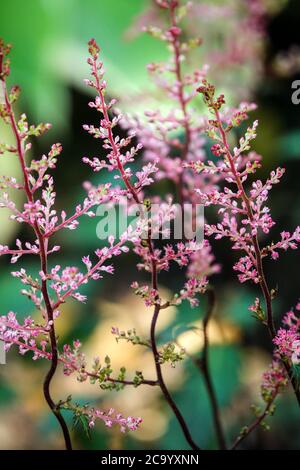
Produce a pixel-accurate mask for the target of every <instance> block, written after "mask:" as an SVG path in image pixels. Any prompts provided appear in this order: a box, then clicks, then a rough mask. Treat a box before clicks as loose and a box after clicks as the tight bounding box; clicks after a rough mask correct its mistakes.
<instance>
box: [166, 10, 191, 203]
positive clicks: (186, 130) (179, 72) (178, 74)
mask: <svg viewBox="0 0 300 470" xmlns="http://www.w3.org/2000/svg"><path fill="white" fill-rule="evenodd" d="M176 9H177V5H176V4H175V3H174V5H171V7H170V14H171V24H172V26H173V27H177V26H178V25H177V18H176ZM172 45H173V53H174V66H175V69H174V74H175V77H176V82H177V86H178V103H179V106H180V109H181V112H182V115H183V128H184V134H185V137H184V138H185V140H184V145H183V150H182V154H181V159H182V160H183V161H185V160H187V157H188V152H189V147H190V141H191V129H190V122H189V115H188V111H187V106H186V99H185V96H184V83H183V77H182V67H181V61H180V42H179V40H178V38H177V37H176V36H174V38H173V44H172ZM178 193H179V200H180V204H181V205H183V203H184V196H183V173H181V174H180V176H179V182H178Z"/></svg>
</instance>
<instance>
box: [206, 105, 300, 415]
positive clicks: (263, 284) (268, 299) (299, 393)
mask: <svg viewBox="0 0 300 470" xmlns="http://www.w3.org/2000/svg"><path fill="white" fill-rule="evenodd" d="M211 106H212V108H213V109H214V113H215V116H216V120H217V123H218V128H219V131H220V135H221V139H222V143H223V145H224V148H225V151H226V156H227V160H228V163H229V166H230V169H231V172H232V175H233V177H234V179H235V183H236V185H237V187H238V190H239V192H240V195H241V198H242V200H243V202H244V205H245V208H246V210H247V215H248V218H249V220H250V221H251V222H253V220H254V216H253V211H252V207H251V203H250V200H249V198H248V196H247V194H246V191H245V189H244V186H243V183H242V181H241V178H240V176H239V174H238V172H237V170H236V167H235V164H234V157H233V156H232V154H231V151H230V147H229V144H228V140H227V136H226V132H225V130H224V128H223V125H222V120H221V118H220V114H219V111H218V110H217V109H216V108H215V106H214V104H213V103H211ZM251 237H252V243H253V247H254V251H255V259H256V269H257V272H258V276H259V286H260V288H261V291H262V294H263V296H264V301H265V305H266V312H267V328H268V331H269V334H270V337H271V339H273V338H274V337H275V335H276V328H275V325H274V318H273V311H272V296H271V292H270V289H269V286H268V283H267V280H266V276H265V273H264V268H263V260H262V255H261V248H260V245H259V241H258V236H257V235H253V234H252V235H251ZM283 364H284V367H285V369H286V371H287V374H288V376H289V379H290V382H291V384H292V387H293V389H294V392H295V395H296V398H297V401H298V404H299V406H300V390H299V387H298V385H297V382H296V380H295V378H294V377H293V373H292V370H291V367H290V364H289V363H287V361H286V360H284V359H283Z"/></svg>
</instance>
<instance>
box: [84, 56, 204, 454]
mask: <svg viewBox="0 0 300 470" xmlns="http://www.w3.org/2000/svg"><path fill="white" fill-rule="evenodd" d="M93 75H94V77H95V81H96V83H95V84H96V89H97V91H98V95H99V97H100V100H101V108H102V113H103V116H104V119H105V120H106V121H107V122H110V119H109V115H108V112H107V107H106V103H105V99H104V95H103V90H102V88H101V83H100V80H99V76H98V73H97V60H96V59H94V62H93ZM108 140H109V142H110V145H111V148H112V151H113V155H114V157H115V158H116V161H117V166H118V170H119V172H120V175H121V177H122V179H123V181H124V184H125V186H126V188H127V189H128V191H129V192H130V193H131V195H132V197H133V199H134V201H135V202H136V203H137V204H142V203H143V202H142V201H141V200H140V198H139V196H138V193H137V191H136V189H135V188H134V186H132V184H131V182H130V180H129V178H128V177H127V176H126V172H125V170H124V167H123V164H122V162H121V158H120V151H119V149H118V146H117V145H116V143H115V140H114V136H113V132H112V129H111V127H110V126H109V127H108ZM147 242H148V249H149V253H150V258H151V267H152V269H151V272H152V288H153V289H154V290H156V291H157V287H158V285H157V266H156V264H157V262H156V256H155V253H154V247H153V243H152V239H151V223H149V225H148V238H147ZM159 312H160V305H158V304H156V306H155V310H154V314H153V318H152V322H151V332H150V333H151V334H150V335H151V346H152V352H153V356H154V360H155V367H156V372H157V381H158V384H159V386H160V389H161V391H162V393H163V395H164V397H165V399H166V401H167V403H168V404H169V406H170V407H171V409H172V410H173V412H174V414H175V416H176V418H177V420H178V422H179V424H180V426H181V429H182V431H183V433H184V436H185V438H186V440H187V442H188V443H189V444H190V446H191V447H192V449H194V450H199V449H200V448H199V447H198V446H197V445H196V444H195V442H194V441H193V439H192V437H191V434H190V432H189V429H188V427H187V424H186V422H185V420H184V418H183V416H182V415H181V413H180V411H179V409H178V408H177V406H176V404H175V403H174V401H173V399H172V397H171V395H170V393H169V391H168V388H167V386H166V384H165V382H164V379H163V374H162V370H161V365H160V362H159V359H160V358H159V352H158V350H157V345H156V338H155V329H156V322H157V319H158V315H159Z"/></svg>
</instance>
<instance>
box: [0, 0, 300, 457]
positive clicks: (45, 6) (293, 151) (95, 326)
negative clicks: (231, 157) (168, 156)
mask: <svg viewBox="0 0 300 470" xmlns="http://www.w3.org/2000/svg"><path fill="white" fill-rule="evenodd" d="M194 3H195V5H196V6H197V7H199V11H198V16H196V17H195V18H194V19H193V21H191V22H190V23H188V24H187V25H186V29H187V33H189V32H193V31H197V32H198V34H200V35H201V36H203V38H204V44H203V47H202V49H200V50H199V51H198V52H197V55H196V56H195V60H196V61H197V63H198V65H199V63H200V64H201V63H205V62H209V58H210V57H211V58H212V62H213V66H212V69H211V72H210V73H211V77H210V78H212V80H213V81H217V84H218V86H219V88H220V90H221V91H225V92H226V94H227V96H229V100H230V101H231V102H232V103H233V104H234V103H236V102H237V101H238V100H239V99H245V98H251V99H253V100H254V101H255V102H257V103H258V105H259V107H258V110H257V111H256V112H255V113H254V115H253V118H254V117H257V118H258V119H259V120H260V127H259V135H258V138H257V141H256V143H255V150H256V151H257V152H258V153H261V154H262V155H263V156H264V161H265V167H264V170H263V171H262V173H261V174H262V176H266V175H267V173H268V172H269V171H270V169H271V168H274V167H276V166H278V165H284V166H285V167H286V168H287V175H286V176H285V177H284V179H283V182H282V183H281V185H280V186H279V187H276V189H275V190H274V191H273V192H272V194H271V202H270V203H271V206H272V210H273V215H274V218H275V220H276V221H277V225H276V227H275V229H274V231H273V235H272V236H273V237H274V239H275V240H276V239H277V237H278V234H279V233H280V231H281V230H282V229H283V228H284V229H287V230H289V229H290V230H292V229H293V228H294V227H295V226H296V224H297V223H298V224H299V220H300V209H299V208H300V191H299V173H300V105H299V106H296V105H293V104H292V102H291V93H292V90H291V83H292V81H293V80H295V79H297V78H299V72H300V59H299V57H300V54H299V50H300V35H299V24H300V4H299V1H297V0H291V1H279V0H277V1H271V0H264V1H263V0H261V1H258V0H257V1H255V2H251V1H250V0H249V1H247V0H234V1H231V0H227V1H226V0H223V1H222V0H218V1H217V0H214V1H211V0H210V1H207V0H206V1H201V0H194ZM251 3H252V7H253V8H254V7H255V8H257V9H258V10H257V11H259V8H262V11H263V14H262V22H261V23H260V24H259V25H257V29H255V31H256V33H257V34H256V35H254V36H253V37H251V36H250V38H249V37H245V34H246V30H245V28H244V23H243V21H244V20H245V15H246V17H247V15H249V8H250V7H251ZM150 4H151V2H150V0H149V1H147V0H122V1H120V0H101V1H100V0H85V1H79V0H51V1H47V0H27V1H26V2H24V1H22V0H3V1H2V2H1V15H0V36H2V37H4V39H5V40H6V41H7V42H11V43H13V45H14V50H13V52H12V64H13V65H12V76H13V78H14V81H15V82H16V83H19V84H20V86H21V87H22V90H23V95H22V99H21V101H20V104H19V109H20V110H22V111H25V112H26V113H27V115H28V117H29V120H30V121H34V122H37V121H40V120H42V121H44V122H48V121H50V122H52V124H53V129H52V130H51V132H50V133H49V134H48V135H47V136H45V137H43V139H40V140H39V141H38V142H37V143H36V144H35V146H34V150H33V153H34V154H35V155H36V156H38V155H41V154H42V153H43V152H46V151H47V149H48V147H49V145H50V144H51V143H53V142H62V143H63V147H64V152H63V156H62V157H61V159H60V161H59V166H58V171H57V172H56V184H57V193H58V204H59V206H60V207H61V208H62V207H64V208H65V207H66V208H68V209H71V208H72V207H73V206H74V205H75V204H76V202H77V201H78V200H80V198H81V197H82V196H83V190H82V187H81V183H82V180H83V179H85V178H86V179H91V178H94V180H95V177H94V176H93V175H91V172H90V171H89V169H88V168H87V167H86V166H85V165H82V163H81V158H82V157H83V156H87V155H88V156H93V155H96V154H99V149H98V148H97V145H95V143H94V142H93V139H91V138H89V136H87V135H86V134H85V133H84V132H83V131H82V123H86V122H88V123H92V122H95V120H96V118H97V116H95V114H94V113H93V112H91V110H90V108H88V106H87V102H88V99H89V98H88V90H87V89H86V88H85V87H84V85H83V84H82V79H83V78H84V77H86V76H87V73H88V69H87V65H86V61H85V56H86V43H87V41H88V39H89V38H90V37H95V38H96V39H97V41H98V42H99V43H100V44H101V47H102V50H103V59H104V61H105V64H106V66H105V68H106V71H107V79H108V81H109V90H110V93H111V95H112V96H116V97H118V98H119V99H120V101H121V104H120V106H122V108H123V109H125V111H130V112H135V111H136V110H137V109H138V108H139V107H140V106H141V105H142V104H143V103H142V101H143V100H142V99H141V97H143V98H146V99H147V98H149V99H150V97H151V99H152V98H153V93H154V95H155V92H154V89H153V86H152V85H151V84H150V83H149V78H148V75H147V72H146V69H145V66H146V64H147V63H148V62H151V61H155V60H161V59H164V58H165V57H167V53H166V51H165V50H164V49H163V47H162V44H161V43H160V42H158V41H156V40H155V39H153V38H150V37H148V36H147V35H145V34H139V33H138V31H139V29H140V26H141V25H142V24H144V23H145V21H146V22H147V21H150V19H151V14H148V16H147V15H146V16H145V14H144V12H145V10H146V9H147V8H149V6H150ZM224 8H225V10H224ZM226 9H227V10H226ZM224 11H225V13H226V11H227V13H226V14H224ZM245 12H246V13H245ZM247 12H248V13H247ZM254 13H255V12H254ZM226 15H227V16H226ZM255 28H256V26H255ZM255 38H256V39H255ZM232 47H235V48H236V50H237V58H236V59H232V58H231V59H230V58H228V59H227V56H226V55H225V53H226V52H228V50H229V51H230V50H231V49H230V48H232ZM238 49H240V51H238ZM224 57H225V58H224ZM187 66H191V67H192V64H188V65H187ZM214 71H215V72H216V74H215V75H214ZM154 100H155V96H154ZM159 101H160V105H161V106H162V107H164V106H168V100H167V98H166V97H163V96H160V97H159ZM0 133H1V141H2V140H4V139H9V138H10V135H8V134H6V133H7V130H6V129H4V128H3V127H0ZM0 170H1V172H2V170H3V171H4V172H5V174H16V173H17V172H18V168H17V164H16V161H15V160H14V159H12V158H7V157H1V160H0ZM96 176H97V178H98V180H99V175H96ZM161 189H163V190H165V188H161ZM2 211H3V209H2ZM96 223H97V221H96V220H94V219H84V220H83V221H82V223H81V225H80V229H79V230H77V231H75V232H64V233H61V234H60V236H59V238H58V239H57V241H58V243H59V244H62V245H63V246H64V258H63V263H62V261H60V262H61V263H62V264H64V265H76V264H78V260H80V258H81V256H83V255H84V254H87V253H89V252H91V251H92V250H93V249H95V248H96V247H98V246H99V240H97V238H96V234H95V228H96ZM0 224H1V235H0V238H1V239H0V243H1V244H6V243H10V242H12V241H13V240H14V239H15V238H16V237H18V238H22V237H23V236H25V235H26V234H25V232H22V231H20V226H19V225H16V224H14V223H12V222H9V223H8V222H7V214H6V213H4V212H2V213H1V214H0ZM214 251H215V254H216V257H217V261H218V262H219V263H220V264H221V265H222V272H221V274H220V275H218V276H215V277H214V278H213V279H212V283H213V285H214V286H215V288H216V291H217V299H218V303H217V309H216V315H215V317H214V319H213V320H212V322H211V325H210V329H209V337H210V342H211V368H212V373H213V379H214V384H215V387H216V390H217V396H218V401H219V403H220V406H221V409H222V418H223V421H224V425H225V427H226V430H227V435H228V436H229V437H231V438H232V437H233V436H235V435H236V433H237V432H238V430H239V429H240V428H241V427H242V426H243V425H244V424H246V423H248V422H249V420H251V419H252V413H251V410H250V405H251V403H259V384H260V379H261V374H262V372H263V371H264V369H265V368H266V367H267V365H268V364H269V362H270V343H269V339H268V337H267V334H266V332H264V331H263V329H262V328H261V325H260V324H257V323H256V321H255V320H254V319H253V318H251V315H250V313H249V311H248V306H249V305H250V304H251V303H252V302H253V298H254V296H256V295H257V294H256V290H255V288H251V286H249V285H248V286H247V285H246V286H242V285H239V284H238V282H237V280H236V278H235V275H234V274H233V272H232V268H231V266H232V264H233V262H234V258H233V256H232V253H230V250H228V245H226V244H224V243H218V244H217V245H215V246H214ZM299 261H300V258H299V254H298V253H297V252H292V253H287V254H284V255H283V256H282V257H281V259H280V260H279V261H277V262H272V263H270V264H269V265H267V271H268V275H269V278H270V279H271V284H272V285H273V286H274V287H276V286H278V289H279V295H278V298H277V299H276V302H275V306H276V314H277V317H278V318H280V317H281V315H282V314H283V313H284V312H286V311H287V310H288V309H289V308H290V307H291V306H293V305H295V303H296V302H297V300H298V297H299ZM53 262H54V263H55V264H56V262H59V257H57V259H53ZM22 263H23V264H25V265H26V267H27V269H28V270H31V271H33V272H34V271H35V270H37V269H38V266H37V265H35V264H34V260H29V259H26V260H24V261H23V260H22ZM10 271H11V266H10V264H9V261H8V260H7V259H1V260H0V279H1V281H0V312H1V314H2V313H3V314H4V313H7V312H8V311H9V310H13V311H15V312H17V313H18V315H19V317H20V318H22V317H25V316H27V315H28V314H32V315H35V312H34V311H32V306H31V304H30V303H29V302H28V300H27V299H26V298H24V297H22V296H21V295H19V289H20V285H19V282H18V280H16V279H14V278H12V277H11V276H10V275H9V273H10ZM135 279H136V271H135V258H134V256H129V257H128V256H126V257H123V258H122V257H120V258H119V259H118V261H117V269H116V274H115V275H114V276H113V277H108V276H107V277H106V278H105V279H104V280H102V281H101V282H97V283H95V282H94V283H91V284H90V286H89V288H88V291H87V294H88V296H89V302H88V303H87V304H78V303H76V302H69V303H68V304H66V305H65V306H64V307H63V314H62V315H61V317H60V319H59V320H58V330H59V334H60V342H61V344H63V343H65V342H66V343H67V342H70V341H72V339H73V338H79V339H80V340H81V341H82V342H83V344H84V352H85V353H86V355H87V358H88V359H90V360H91V359H92V358H93V357H94V356H96V355H99V356H100V358H104V356H105V355H106V354H108V355H109V356H110V357H111V359H112V363H113V365H114V367H115V369H116V370H118V368H119V367H121V366H123V365H126V367H127V369H128V374H129V375H130V374H131V373H132V375H134V372H135V370H141V369H142V370H143V372H144V375H145V376H147V377H149V378H151V377H152V376H153V377H154V369H153V363H152V357H151V355H150V353H148V352H147V351H144V350H143V349H141V348H140V347H133V346H130V345H127V344H125V343H122V344H117V343H116V342H115V340H114V338H113V337H112V336H111V335H110V329H111V326H113V325H114V326H119V327H120V328H121V329H127V328H131V327H133V326H134V327H136V329H137V331H138V332H139V333H141V334H145V335H147V331H148V327H149V321H150V311H149V310H147V309H146V308H145V307H144V305H143V303H142V302H141V301H140V300H139V299H137V298H136V297H134V295H133V294H132V293H131V292H130V289H128V286H129V284H130V283H131V281H133V280H135ZM181 283H182V274H181V273H175V274H174V275H172V280H171V281H170V280H168V278H163V279H162V281H161V287H162V288H163V289H165V291H166V292H167V291H172V290H175V289H176V288H177V287H178V286H180V285H181ZM203 310H204V301H203V303H201V305H200V308H197V309H195V310H191V309H190V308H189V307H188V305H185V304H184V305H182V306H181V307H180V308H172V309H168V310H166V311H163V313H162V315H161V319H160V322H159V341H161V342H164V341H168V340H171V339H173V337H174V335H175V334H176V335H177V336H179V338H178V341H179V342H180V344H182V345H183V346H185V347H186V348H187V351H188V352H189V353H190V354H194V355H195V357H197V355H199V354H200V352H201V348H202V343H203V340H202V337H201V331H200V330H199V332H195V330H193V331H191V329H190V327H191V326H192V325H195V326H198V327H199V328H200V327H201V317H202V315H203ZM0 367H1V368H0V416H1V418H0V448H1V449H40V448H46V447H47V448H49V447H50V448H58V447H60V446H61V439H60V437H61V436H60V433H59V432H58V429H57V424H56V422H55V420H54V418H53V417H52V416H51V415H50V413H49V411H48V409H47V407H46V405H45V402H44V399H43V396H42V387H41V383H42V379H43V377H44V374H45V371H46V368H47V367H48V364H46V363H43V362H41V361H38V362H36V363H34V362H33V361H32V360H31V358H30V357H29V355H28V356H25V357H20V356H19V355H18V354H17V353H16V352H15V351H11V352H10V353H9V354H8V357H7V365H6V366H0ZM164 373H165V376H166V379H167V381H168V383H169V385H170V389H171V390H172V393H173V395H174V398H175V400H176V402H177V403H178V405H179V407H180V408H181V410H182V412H183V414H184V415H185V417H186V420H187V421H188V423H189V425H190V427H191V430H192V433H193V435H194V438H195V439H196V440H197V441H198V442H199V443H201V446H202V447H208V448H214V447H215V445H216V442H215V436H214V431H213V427H212V420H211V412H210V407H209V402H208V399H207V395H206V391H205V388H204V385H203V382H202V379H201V377H200V376H199V374H198V372H197V370H196V368H195V366H194V365H193V363H192V361H190V360H188V359H187V360H185V361H184V362H183V363H182V364H180V365H179V366H177V367H176V368H175V369H172V368H171V367H169V366H166V367H164ZM70 393H71V394H72V395H73V397H74V398H75V399H76V400H78V401H79V402H82V403H86V402H88V403H90V404H93V405H95V406H98V407H102V408H104V409H107V408H109V407H110V406H113V407H114V408H116V409H118V410H121V411H122V412H123V413H124V414H132V415H134V416H138V415H140V416H142V417H143V419H144V423H143V426H142V428H141V430H140V431H138V432H135V433H131V434H129V435H127V436H123V435H120V433H119V431H118V429H117V428H116V429H111V430H108V429H107V428H105V427H104V426H102V425H101V423H99V424H97V426H96V428H95V431H94V432H93V433H92V439H91V440H89V439H88V438H87V437H86V436H85V434H84V432H83V431H82V430H80V429H74V430H73V431H72V433H73V437H74V440H75V445H76V448H83V449H106V448H113V449H114V448H117V449H148V448H149V449H150V448H154V449H185V448H187V447H186V443H185V441H184V439H183V437H182V434H181V431H180V429H179V427H178V425H177V423H176V422H175V420H174V418H173V416H172V415H171V414H170V412H169V410H168V408H167V407H166V405H165V403H164V402H163V400H162V398H161V395H160V392H159V390H156V389H154V388H152V387H143V388H142V387H140V388H138V389H133V388H126V389H125V390H124V391H122V392H119V393H116V392H107V393H106V392H103V391H101V390H100V389H99V388H98V387H97V386H91V385H89V384H88V383H85V384H80V383H78V382H77V381H76V378H75V377H74V378H73V377H70V378H65V377H64V376H63V375H62V373H60V372H59V373H58V374H57V378H56V380H55V383H54V386H53V394H54V395H55V396H56V397H57V398H61V397H63V396H66V395H68V394H70ZM278 405H279V406H278V409H277V411H276V414H275V416H274V417H272V418H271V419H270V420H269V424H270V425H271V431H270V432H267V431H264V430H263V429H258V430H257V431H256V432H255V433H254V434H253V435H252V437H250V438H248V439H247V441H245V444H244V448H247V449H269V448H270V449H299V448H300V421H299V410H298V409H297V406H296V402H295V400H294V397H293V395H292V393H291V392H290V391H288V392H286V393H285V394H284V396H282V397H280V399H279V400H278ZM66 418H67V419H69V418H70V416H69V417H68V416H66ZM70 423H71V422H70Z"/></svg>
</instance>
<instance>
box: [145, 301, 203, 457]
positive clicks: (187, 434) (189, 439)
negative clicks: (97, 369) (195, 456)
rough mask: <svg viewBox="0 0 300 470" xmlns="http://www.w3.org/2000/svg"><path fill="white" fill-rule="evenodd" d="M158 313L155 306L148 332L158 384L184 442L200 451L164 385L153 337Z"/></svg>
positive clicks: (157, 306) (157, 308)
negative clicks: (178, 425)
mask: <svg viewBox="0 0 300 470" xmlns="http://www.w3.org/2000/svg"><path fill="white" fill-rule="evenodd" d="M159 311H160V308H159V305H156V306H155V309H154V313H153V317H152V322H151V330H150V338H151V345H152V351H153V356H154V361H155V368H156V374H157V379H158V383H159V386H160V389H161V391H162V393H163V395H164V397H165V399H166V401H167V403H168V405H169V406H170V408H171V409H172V411H173V413H174V415H175V416H176V418H177V421H178V423H179V424H180V426H181V429H182V432H183V434H184V437H185V438H186V441H187V442H188V443H189V445H190V446H191V448H192V449H193V450H201V449H200V447H199V446H198V445H197V444H196V443H195V442H194V440H193V438H192V436H191V433H190V431H189V429H188V427H187V424H186V422H185V420H184V418H183V416H182V414H181V413H180V411H179V409H178V408H177V406H176V404H175V402H174V400H173V398H172V397H171V395H170V393H169V390H168V388H167V386H166V384H165V381H164V378H163V374H162V370H161V364H160V360H159V359H160V358H159V353H158V350H157V345H156V337H155V329H156V323H157V320H158V316H159Z"/></svg>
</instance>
